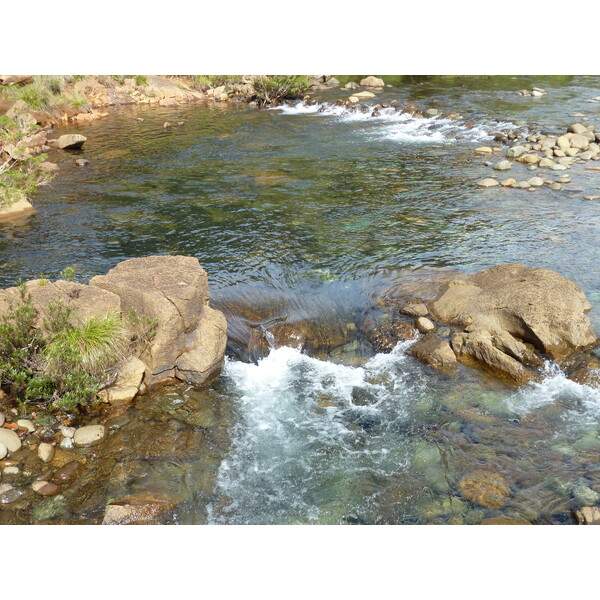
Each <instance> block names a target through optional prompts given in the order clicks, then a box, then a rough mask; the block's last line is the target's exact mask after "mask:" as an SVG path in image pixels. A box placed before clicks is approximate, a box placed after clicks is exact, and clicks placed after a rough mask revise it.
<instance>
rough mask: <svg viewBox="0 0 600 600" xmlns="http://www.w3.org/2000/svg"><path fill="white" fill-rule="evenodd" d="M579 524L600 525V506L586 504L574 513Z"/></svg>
mask: <svg viewBox="0 0 600 600" xmlns="http://www.w3.org/2000/svg"><path fill="white" fill-rule="evenodd" d="M574 517H575V521H576V522H577V524H578V525H600V506H584V507H583V508H580V509H579V510H576V511H575V513H574Z"/></svg>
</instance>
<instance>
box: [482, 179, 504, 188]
mask: <svg viewBox="0 0 600 600" xmlns="http://www.w3.org/2000/svg"><path fill="white" fill-rule="evenodd" d="M477 185H478V186H479V187H482V188H491V187H497V186H499V185H500V182H499V181H498V180H497V179H492V178H491V177H486V178H485V179H482V180H481V181H478V182H477Z"/></svg>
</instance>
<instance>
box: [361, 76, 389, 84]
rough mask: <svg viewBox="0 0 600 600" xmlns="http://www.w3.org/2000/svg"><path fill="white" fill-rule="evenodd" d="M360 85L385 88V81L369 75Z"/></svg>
mask: <svg viewBox="0 0 600 600" xmlns="http://www.w3.org/2000/svg"><path fill="white" fill-rule="evenodd" d="M360 85H364V86H365V87H384V86H385V82H384V81H383V79H379V78H378V77H373V75H369V76H368V77H365V78H364V79H361V80H360Z"/></svg>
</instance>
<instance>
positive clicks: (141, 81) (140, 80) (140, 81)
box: [134, 75, 148, 87]
mask: <svg viewBox="0 0 600 600" xmlns="http://www.w3.org/2000/svg"><path fill="white" fill-rule="evenodd" d="M134 79H135V85H139V86H140V87H143V86H145V85H148V79H147V78H146V76H145V75H136V76H135V78H134Z"/></svg>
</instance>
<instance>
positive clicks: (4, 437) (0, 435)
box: [0, 428, 21, 453]
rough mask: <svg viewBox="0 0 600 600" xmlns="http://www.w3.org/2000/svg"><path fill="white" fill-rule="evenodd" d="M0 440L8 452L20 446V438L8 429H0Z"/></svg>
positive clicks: (14, 450)
mask: <svg viewBox="0 0 600 600" xmlns="http://www.w3.org/2000/svg"><path fill="white" fill-rule="evenodd" d="M0 442H1V443H2V444H4V445H5V446H6V448H7V449H8V451H9V452H11V453H12V452H16V451H17V450H19V448H21V438H19V436H18V435H17V434H16V433H15V432H14V431H12V430H10V429H4V428H2V429H0Z"/></svg>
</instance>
